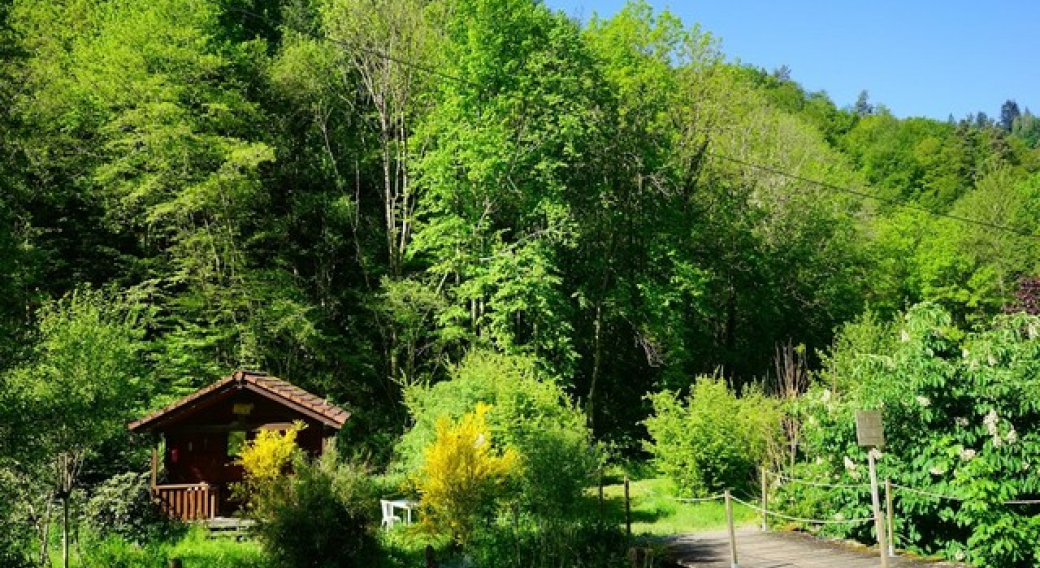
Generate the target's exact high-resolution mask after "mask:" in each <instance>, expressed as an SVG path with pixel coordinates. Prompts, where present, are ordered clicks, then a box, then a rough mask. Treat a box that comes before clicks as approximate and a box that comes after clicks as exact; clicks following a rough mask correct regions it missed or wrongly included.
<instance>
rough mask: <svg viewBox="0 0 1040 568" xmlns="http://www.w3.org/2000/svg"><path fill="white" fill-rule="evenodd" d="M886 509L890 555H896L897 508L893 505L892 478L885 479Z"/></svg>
mask: <svg viewBox="0 0 1040 568" xmlns="http://www.w3.org/2000/svg"><path fill="white" fill-rule="evenodd" d="M885 509H886V511H885V512H887V513H888V555H889V556H895V555H896V534H895V525H896V523H895V518H896V510H895V508H894V507H893V506H892V480H891V479H886V480H885Z"/></svg>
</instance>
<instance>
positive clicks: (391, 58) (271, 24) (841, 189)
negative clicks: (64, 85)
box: [228, 8, 1040, 239]
mask: <svg viewBox="0 0 1040 568" xmlns="http://www.w3.org/2000/svg"><path fill="white" fill-rule="evenodd" d="M228 11H230V12H238V13H240V14H243V15H246V16H249V17H251V18H254V19H256V20H259V21H260V22H262V23H263V24H264V25H266V26H267V27H268V28H270V29H271V30H272V31H278V27H279V26H278V25H277V24H276V23H275V22H272V21H271V20H270V18H267V17H266V16H264V15H262V14H258V13H256V12H253V11H251V10H246V9H244V8H228ZM282 26H284V27H285V28H287V29H289V30H292V31H294V32H296V33H299V34H302V35H305V36H308V37H310V38H312V39H316V40H319V41H327V42H329V43H333V44H336V45H339V46H342V47H348V48H351V49H356V50H358V51H360V52H362V53H366V54H369V55H374V56H376V57H379V58H381V59H385V60H387V61H390V62H393V63H396V64H398V65H403V66H405V67H411V68H413V69H415V70H417V71H421V72H423V73H427V74H430V75H433V76H436V77H440V78H442V79H447V80H449V81H455V82H457V83H460V84H463V85H467V86H470V87H474V88H476V89H478V90H482V86H481V85H480V84H478V83H475V82H473V81H470V80H468V79H465V78H463V77H460V76H458V75H453V74H451V73H445V72H444V71H441V70H439V69H435V68H433V67H430V66H428V65H423V64H420V63H416V62H414V61H409V60H407V59H403V58H400V57H396V56H393V55H390V54H389V53H386V52H384V51H380V50H378V49H373V48H369V47H364V46H362V45H357V44H352V43H350V42H347V41H343V40H340V39H336V38H333V37H330V36H327V35H323V34H319V33H317V32H314V31H311V30H308V29H304V28H301V27H299V26H293V25H290V24H288V23H284V22H283V23H282ZM705 155H707V156H709V157H712V158H716V159H719V160H724V161H727V162H732V163H735V164H739V165H742V166H746V167H749V168H754V169H757V170H760V171H763V172H768V173H771V174H774V175H778V176H781V177H785V178H788V179H792V180H796V181H800V182H803V183H809V184H813V185H816V186H819V187H822V188H824V189H828V190H831V191H836V192H840V193H847V194H850V195H855V196H857V197H862V198H865V199H873V200H875V201H879V202H881V203H887V204H889V205H893V206H895V207H902V208H904V209H910V210H914V211H919V212H921V213H925V214H927V215H932V216H934V217H942V218H945V219H950V220H952V221H958V222H960V223H967V224H969V225H975V226H978V227H985V228H987V229H993V230H996V231H1002V232H1005V233H1011V234H1014V235H1018V236H1020V237H1026V238H1030V239H1040V235H1035V234H1032V233H1026V232H1024V231H1019V230H1018V229H1015V228H1013V227H1008V226H1005V225H998V224H996V223H990V222H989V221H982V220H979V219H972V218H970V217H962V216H960V215H954V214H952V213H940V212H938V211H932V210H931V209H928V208H925V207H921V206H919V205H913V204H909V203H904V202H901V201H898V200H896V199H892V198H888V197H881V196H879V195H874V194H872V193H868V192H866V191H862V190H858V189H853V188H851V187H845V186H840V185H836V184H833V183H828V182H825V181H821V180H817V179H812V178H807V177H803V176H800V175H797V174H792V173H790V172H786V171H783V170H781V169H778V168H775V167H772V166H766V165H762V164H757V163H754V162H749V161H747V160H742V159H740V158H734V157H732V156H726V155H724V154H717V153H714V152H707V151H706V152H705Z"/></svg>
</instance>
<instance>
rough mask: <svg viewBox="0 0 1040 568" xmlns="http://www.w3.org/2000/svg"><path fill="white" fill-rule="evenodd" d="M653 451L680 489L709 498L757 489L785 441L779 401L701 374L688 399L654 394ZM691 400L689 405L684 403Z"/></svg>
mask: <svg viewBox="0 0 1040 568" xmlns="http://www.w3.org/2000/svg"><path fill="white" fill-rule="evenodd" d="M651 400H652V402H653V405H654V414H653V415H652V416H651V417H649V418H647V419H646V428H647V430H648V432H649V434H650V442H648V443H647V449H648V450H649V451H650V453H651V454H652V455H653V456H654V461H655V462H656V463H657V466H658V468H659V469H660V471H661V472H662V473H664V474H665V475H667V476H669V477H670V478H671V479H672V480H673V481H674V482H675V484H676V486H677V487H678V489H679V492H680V493H682V494H684V495H686V496H691V497H705V496H707V495H709V494H717V493H719V492H721V491H723V490H726V489H732V490H736V491H740V492H741V493H744V494H747V493H749V490H750V489H751V488H754V487H756V483H757V473H758V470H759V468H761V467H763V466H765V465H766V464H767V463H768V462H769V457H770V456H769V451H770V450H775V448H776V446H777V442H778V441H779V440H780V437H781V432H780V416H781V414H780V408H779V404H778V403H777V402H776V401H775V400H774V399H770V398H766V397H765V396H763V395H762V394H761V393H757V392H746V393H744V396H742V397H740V398H738V397H737V396H736V395H735V394H734V393H733V392H732V391H731V390H730V389H729V388H728V387H727V386H726V384H725V383H724V382H723V381H721V380H720V379H718V378H712V377H699V378H698V379H697V380H696V382H695V383H694V385H693V389H692V391H691V392H690V396H689V397H688V398H687V399H686V400H685V401H684V400H682V399H680V398H679V397H678V396H677V395H676V394H675V393H674V392H671V391H663V392H659V393H655V394H654V395H652V396H651ZM684 402H685V404H684Z"/></svg>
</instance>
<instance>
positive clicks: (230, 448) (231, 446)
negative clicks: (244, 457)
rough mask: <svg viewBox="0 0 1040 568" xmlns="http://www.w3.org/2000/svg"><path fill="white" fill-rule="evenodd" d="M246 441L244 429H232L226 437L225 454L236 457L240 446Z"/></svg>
mask: <svg viewBox="0 0 1040 568" xmlns="http://www.w3.org/2000/svg"><path fill="white" fill-rule="evenodd" d="M245 443H246V431H245V430H232V431H230V432H228V437H227V455H228V457H229V458H237V457H238V453H239V452H240V451H242V446H243V445H245Z"/></svg>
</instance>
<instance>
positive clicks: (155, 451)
mask: <svg viewBox="0 0 1040 568" xmlns="http://www.w3.org/2000/svg"><path fill="white" fill-rule="evenodd" d="M158 471H159V441H158V440H157V439H155V438H152V479H151V483H152V487H151V489H152V492H153V493H154V492H155V486H156V485H158V476H159V473H158Z"/></svg>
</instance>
